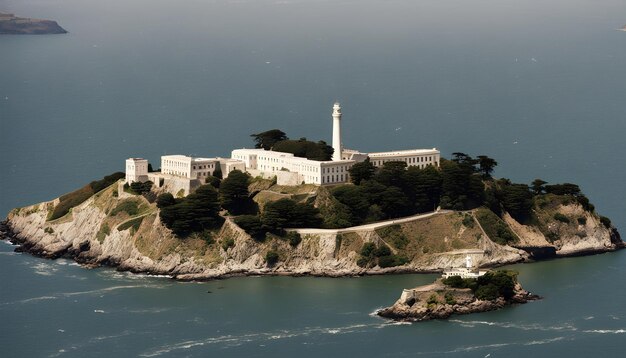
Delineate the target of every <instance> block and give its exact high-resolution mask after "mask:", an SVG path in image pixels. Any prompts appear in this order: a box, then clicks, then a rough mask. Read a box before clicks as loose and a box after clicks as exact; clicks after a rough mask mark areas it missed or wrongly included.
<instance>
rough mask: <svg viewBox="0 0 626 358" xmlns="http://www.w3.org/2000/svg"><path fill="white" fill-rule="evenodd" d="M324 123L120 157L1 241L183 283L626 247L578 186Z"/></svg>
mask: <svg viewBox="0 0 626 358" xmlns="http://www.w3.org/2000/svg"><path fill="white" fill-rule="evenodd" d="M332 119H333V141H332V146H331V145H327V144H326V142H324V141H310V140H307V139H306V138H299V139H290V138H288V137H287V135H286V133H284V132H282V131H281V130H278V129H272V130H268V131H265V132H261V133H255V134H252V138H253V140H254V147H255V148H253V149H245V148H242V149H235V150H233V151H232V154H231V157H230V158H220V157H188V156H185V155H165V156H162V157H161V163H160V168H159V169H156V170H155V169H154V168H153V167H152V164H151V163H149V162H148V160H146V159H142V158H128V159H126V161H125V168H126V170H125V172H117V173H113V174H111V175H108V176H105V177H104V178H102V179H100V180H95V181H93V182H91V183H89V184H87V185H85V186H84V187H82V188H79V189H77V190H75V191H73V192H70V193H67V194H65V195H62V196H60V197H58V198H56V199H53V200H50V201H46V202H43V203H39V204H34V205H29V206H25V207H21V208H16V209H13V210H12V211H11V212H10V213H9V214H8V217H7V218H6V220H5V221H4V222H2V224H0V235H2V238H4V239H8V240H10V241H11V242H13V243H14V244H16V245H19V247H17V248H16V250H17V251H21V252H29V253H32V254H34V255H38V256H42V257H47V258H51V259H54V258H58V257H67V258H71V259H74V260H76V261H77V262H79V263H81V264H83V265H86V266H89V267H96V266H102V265H106V266H113V267H116V268H117V269H119V270H127V271H132V272H141V273H148V274H159V275H169V276H171V277H172V278H175V279H178V280H210V279H215V278H224V277H231V276H237V275H291V276H299V275H313V276H333V277H337V276H358V275H376V274H389V273H422V272H424V273H425V272H429V273H432V272H442V271H444V270H447V269H450V268H454V267H462V266H463V264H464V263H465V262H466V259H467V257H468V256H469V257H470V258H471V260H472V262H474V263H475V266H476V267H479V268H490V267H496V266H502V265H507V264H512V263H518V262H531V261H535V260H542V259H546V258H556V257H566V256H572V255H588V254H596V253H603V252H610V251H615V250H618V249H622V248H624V243H623V241H622V240H621V237H620V234H619V233H618V231H617V229H616V228H615V227H614V226H613V224H612V223H611V220H610V219H609V218H607V217H604V216H601V215H600V214H598V213H597V211H596V209H595V207H594V206H593V204H592V203H591V202H590V200H589V199H588V198H587V197H586V196H585V195H584V194H583V192H582V190H581V188H580V187H579V186H578V185H576V184H572V183H555V184H549V183H547V182H546V181H544V180H541V179H536V180H534V181H533V182H532V183H529V184H526V183H515V182H513V181H511V180H509V179H506V178H499V179H498V178H494V177H492V173H493V170H494V168H495V167H496V165H497V164H498V163H497V162H496V161H495V160H494V159H493V158H490V157H488V156H485V155H479V156H475V157H474V156H470V155H468V154H465V153H462V152H455V153H453V154H452V157H451V158H450V159H446V158H442V157H441V156H440V152H439V151H438V150H437V149H436V148H431V149H408V150H395V151H389V152H375V153H372V152H370V153H365V152H360V151H357V150H350V149H346V148H343V146H342V143H343V142H342V140H341V126H340V123H341V107H340V106H339V104H338V103H336V104H335V105H334V106H333V111H332ZM337 153H340V155H339V154H337ZM459 292H460V291H459ZM520 292H521V291H520ZM444 296H445V294H444ZM468 297H469V296H468ZM515 297H518V296H515Z"/></svg>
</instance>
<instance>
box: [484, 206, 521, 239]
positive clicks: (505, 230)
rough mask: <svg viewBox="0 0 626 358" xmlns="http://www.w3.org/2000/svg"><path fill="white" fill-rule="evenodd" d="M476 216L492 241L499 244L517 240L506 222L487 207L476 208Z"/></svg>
mask: <svg viewBox="0 0 626 358" xmlns="http://www.w3.org/2000/svg"><path fill="white" fill-rule="evenodd" d="M476 218H477V219H478V222H480V225H481V226H482V227H483V229H484V230H485V232H486V233H487V236H489V238H490V239H491V240H492V241H494V242H496V243H498V244H500V245H507V244H509V243H514V242H516V241H517V237H516V236H515V234H513V232H512V231H511V230H510V229H509V227H508V226H507V225H506V223H505V222H504V221H502V219H500V218H499V217H498V215H496V214H494V213H493V212H492V211H491V210H489V209H487V208H480V209H478V210H477V211H476Z"/></svg>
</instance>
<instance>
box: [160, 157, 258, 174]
mask: <svg viewBox="0 0 626 358" xmlns="http://www.w3.org/2000/svg"><path fill="white" fill-rule="evenodd" d="M218 165H219V166H220V170H221V171H222V176H223V177H224V178H226V177H227V176H228V173H230V172H232V171H233V170H235V169H238V170H241V171H245V170H246V168H245V165H244V163H242V162H241V161H239V160H233V159H230V158H219V157H217V158H194V157H188V156H185V155H164V156H162V157H161V173H162V174H169V175H173V176H178V177H182V178H187V179H206V178H207V177H209V176H212V175H213V174H214V173H215V170H216V169H217V166H218Z"/></svg>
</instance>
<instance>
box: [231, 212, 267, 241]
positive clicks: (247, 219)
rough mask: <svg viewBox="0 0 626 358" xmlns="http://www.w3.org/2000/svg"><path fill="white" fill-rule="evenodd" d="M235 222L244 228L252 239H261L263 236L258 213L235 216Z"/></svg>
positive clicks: (263, 231) (263, 232)
mask: <svg viewBox="0 0 626 358" xmlns="http://www.w3.org/2000/svg"><path fill="white" fill-rule="evenodd" d="M235 224H237V225H238V226H239V227H240V228H242V229H244V230H245V232H246V233H248V235H250V236H252V238H253V239H255V240H258V241H261V240H263V239H264V238H265V230H263V225H262V224H261V218H260V217H259V216H258V215H241V216H238V217H236V218H235Z"/></svg>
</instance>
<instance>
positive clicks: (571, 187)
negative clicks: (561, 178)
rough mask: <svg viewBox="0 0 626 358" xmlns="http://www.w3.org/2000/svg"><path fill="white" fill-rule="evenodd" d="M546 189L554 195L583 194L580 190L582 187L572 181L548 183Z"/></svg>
mask: <svg viewBox="0 0 626 358" xmlns="http://www.w3.org/2000/svg"><path fill="white" fill-rule="evenodd" d="M545 190H546V193H550V194H554V195H572V196H579V195H582V192H581V191H580V187H579V186H578V185H576V184H572V183H563V184H554V185H546V186H545Z"/></svg>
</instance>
